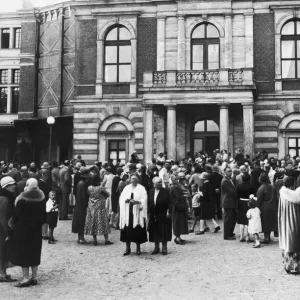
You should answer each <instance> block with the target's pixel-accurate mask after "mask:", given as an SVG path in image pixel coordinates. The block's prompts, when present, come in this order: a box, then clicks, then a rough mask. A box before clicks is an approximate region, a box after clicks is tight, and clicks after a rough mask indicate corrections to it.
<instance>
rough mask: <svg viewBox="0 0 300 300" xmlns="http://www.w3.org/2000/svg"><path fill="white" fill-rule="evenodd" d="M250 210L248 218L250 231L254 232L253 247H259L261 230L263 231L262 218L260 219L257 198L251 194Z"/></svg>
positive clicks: (250, 232)
mask: <svg viewBox="0 0 300 300" xmlns="http://www.w3.org/2000/svg"><path fill="white" fill-rule="evenodd" d="M248 206H249V208H250V209H249V210H248V211H247V218H248V219H249V224H248V232H249V234H253V236H254V240H255V244H254V245H253V248H259V247H260V242H259V235H258V234H259V232H261V231H262V228H261V219H260V214H261V213H260V210H259V208H258V207H256V200H255V197H254V196H253V195H250V199H249V202H248Z"/></svg>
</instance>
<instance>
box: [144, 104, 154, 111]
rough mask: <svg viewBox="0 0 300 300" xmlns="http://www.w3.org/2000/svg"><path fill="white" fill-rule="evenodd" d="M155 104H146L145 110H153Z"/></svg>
mask: <svg viewBox="0 0 300 300" xmlns="http://www.w3.org/2000/svg"><path fill="white" fill-rule="evenodd" d="M153 106H154V105H153V104H144V105H143V110H153Z"/></svg>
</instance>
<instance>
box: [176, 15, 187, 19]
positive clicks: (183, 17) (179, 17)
mask: <svg viewBox="0 0 300 300" xmlns="http://www.w3.org/2000/svg"><path fill="white" fill-rule="evenodd" d="M185 16H186V15H182V14H180V15H177V19H178V20H185Z"/></svg>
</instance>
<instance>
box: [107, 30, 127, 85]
mask: <svg viewBox="0 0 300 300" xmlns="http://www.w3.org/2000/svg"><path fill="white" fill-rule="evenodd" d="M130 78H131V42H130V32H129V30H128V29H127V28H126V27H124V26H122V25H117V26H114V27H113V28H112V29H111V30H110V31H108V33H107V34H106V37H105V42H104V79H105V82H117V83H122V82H127V83H128V82H130Z"/></svg>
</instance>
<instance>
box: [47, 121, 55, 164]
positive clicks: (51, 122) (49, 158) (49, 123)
mask: <svg viewBox="0 0 300 300" xmlns="http://www.w3.org/2000/svg"><path fill="white" fill-rule="evenodd" d="M47 123H48V125H49V155H48V162H49V164H50V161H51V141H52V126H53V124H54V123H55V119H54V118H53V117H52V116H50V117H48V118H47Z"/></svg>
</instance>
